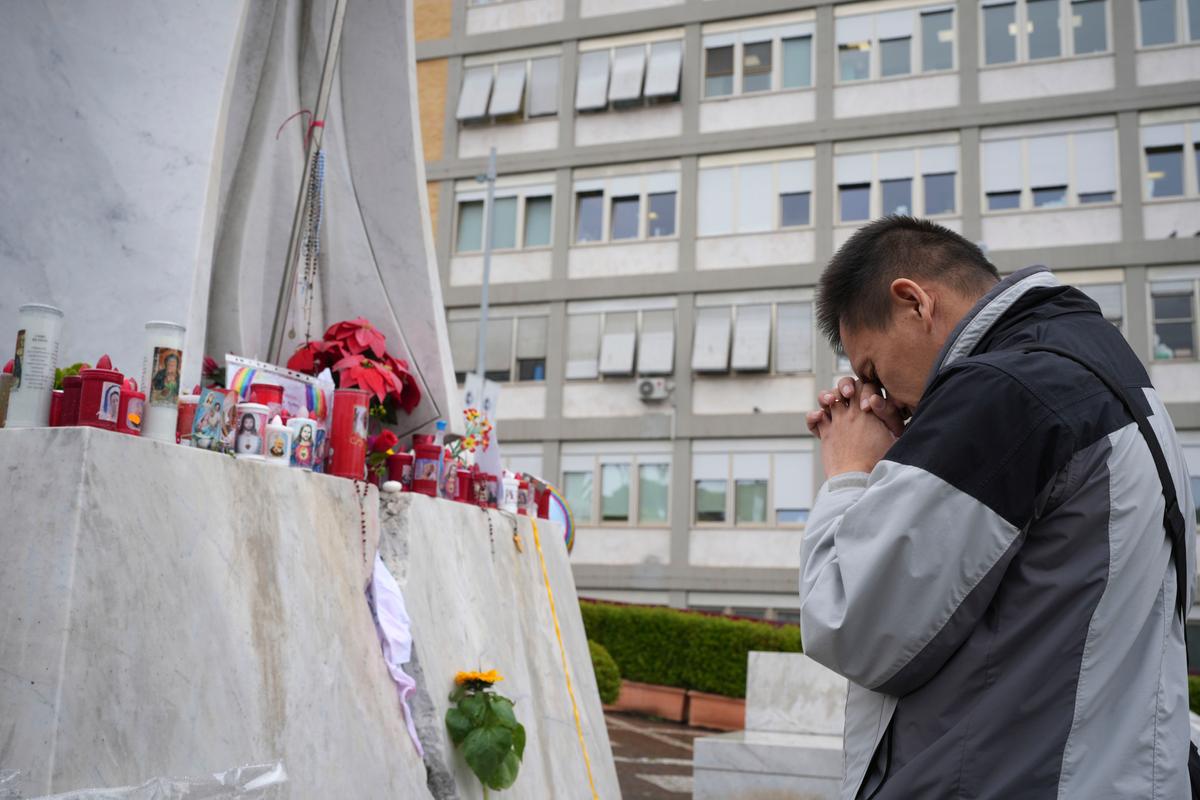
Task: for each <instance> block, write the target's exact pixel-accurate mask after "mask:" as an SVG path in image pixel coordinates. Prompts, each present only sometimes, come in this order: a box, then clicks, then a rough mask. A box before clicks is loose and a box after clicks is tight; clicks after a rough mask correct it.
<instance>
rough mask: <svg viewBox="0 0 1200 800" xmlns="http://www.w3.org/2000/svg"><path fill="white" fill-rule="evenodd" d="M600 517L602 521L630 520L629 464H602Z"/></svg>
mask: <svg viewBox="0 0 1200 800" xmlns="http://www.w3.org/2000/svg"><path fill="white" fill-rule="evenodd" d="M600 519H601V521H602V522H628V521H629V465H628V464H602V465H601V467H600Z"/></svg>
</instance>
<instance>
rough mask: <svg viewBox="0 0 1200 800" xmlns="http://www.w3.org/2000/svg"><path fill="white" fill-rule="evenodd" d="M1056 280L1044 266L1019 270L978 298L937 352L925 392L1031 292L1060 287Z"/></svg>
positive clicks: (969, 352)
mask: <svg viewBox="0 0 1200 800" xmlns="http://www.w3.org/2000/svg"><path fill="white" fill-rule="evenodd" d="M1059 285H1060V284H1059V281H1058V279H1057V278H1055V277H1054V275H1053V274H1051V272H1050V270H1048V269H1047V268H1046V267H1042V266H1035V267H1026V268H1025V269H1022V270H1018V271H1016V272H1014V273H1013V274H1012V275H1009V276H1008V277H1007V278H1005V279H1003V280H1002V281H1000V282H999V283H997V284H996V285H995V286H993V287H992V289H991V291H989V292H988V293H987V294H985V295H984V296H983V297H981V298H979V301H978V302H977V303H975V305H974V306H973V307H972V308H971V310H970V311H969V312H968V313H967V315H966V316H965V317H963V318H962V320H961V321H959V323H958V325H956V326H955V328H954V331H953V332H952V333H951V334H950V336H949V338H947V339H946V344H944V345H943V346H942V351H941V352H940V353H938V357H937V361H935V362H934V365H933V370H932V371H931V372H930V373H929V380H928V381H927V382H926V384H925V389H926V391H928V390H929V385H930V384H931V383H933V380H934V378H936V377H937V375H938V373H939V372H941V371H942V370H943V369H945V368H946V367H948V366H950V365H951V364H953V363H954V362H956V361H958V360H959V359H962V358H966V357H967V356H969V355H970V354H971V352H972V351H973V350H974V349H975V347H976V346H977V345H978V344H979V342H980V341H981V340H982V339H983V337H984V336H986V335H987V333H988V332H989V331H990V330H991V329H992V328H993V327H995V325H996V323H997V322H998V321H999V320H1000V318H1001V317H1003V316H1004V314H1005V313H1006V312H1008V310H1009V309H1010V308H1012V307H1013V305H1014V304H1016V302H1017V301H1018V300H1020V299H1021V298H1022V297H1024V296H1025V294H1026V293H1027V292H1029V291H1030V290H1032V289H1040V288H1044V287H1051V286H1059Z"/></svg>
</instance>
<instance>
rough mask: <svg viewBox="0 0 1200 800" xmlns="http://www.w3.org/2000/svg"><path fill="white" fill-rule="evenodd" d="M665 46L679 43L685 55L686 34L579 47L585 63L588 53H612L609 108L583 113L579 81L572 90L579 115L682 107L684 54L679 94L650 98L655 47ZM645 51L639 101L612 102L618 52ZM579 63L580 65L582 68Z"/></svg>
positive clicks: (607, 93) (675, 32)
mask: <svg viewBox="0 0 1200 800" xmlns="http://www.w3.org/2000/svg"><path fill="white" fill-rule="evenodd" d="M662 42H679V46H680V48H681V51H685V50H686V48H685V47H684V34H683V30H682V29H674V30H670V31H658V32H656V33H652V34H646V35H638V36H624V37H619V38H616V39H605V40H595V41H590V42H588V41H585V42H580V44H579V56H578V59H582V58H583V56H584V55H585V54H587V53H601V52H607V53H608V86H607V87H606V88H605V92H604V95H605V104H604V105H603V106H597V107H595V108H587V109H580V108H579V105H578V94H579V78H578V72H579V70H578V69H577V70H576V72H577V76H576V81H575V88H574V89H573V90H572V93H571V96H572V98H573V100H574V102H573V103H572V107H573V108H574V110H575V114H576V115H584V114H605V113H608V112H611V111H625V110H629V109H637V108H646V107H649V106H654V105H662V104H665V103H679V102H681V100H682V96H683V61H684V60H685V59H686V58H687V53H686V52H683V53H682V55H681V57H680V63H679V80H678V82H677V83H676V92H675V94H674V95H661V96H655V97H647V96H646V82H647V80H648V78H649V74H650V65H651V56H652V52H651V51H652V50H653V47H654V45H656V44H660V43H662ZM638 46H641V47H644V48H645V53H644V55H643V57H642V82H641V88H640V89H639V91H638V97H637V99H636V100H619V101H616V102H614V101H613V100H612V99H611V92H612V81H613V71H614V68H615V66H616V56H617V51H618V50H624V49H626V48H631V47H638ZM578 59H577V61H576V63H577V64H578Z"/></svg>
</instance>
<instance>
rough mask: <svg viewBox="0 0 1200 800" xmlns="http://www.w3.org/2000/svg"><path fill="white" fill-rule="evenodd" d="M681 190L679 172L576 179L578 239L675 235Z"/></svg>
mask: <svg viewBox="0 0 1200 800" xmlns="http://www.w3.org/2000/svg"><path fill="white" fill-rule="evenodd" d="M678 192H679V173H677V172H663V173H652V174H644V175H636V174H635V175H621V176H613V177H609V178H597V179H580V180H577V181H576V182H575V198H576V199H575V242H576V244H588V243H598V242H624V241H633V240H638V239H653V238H664V237H672V236H675V235H676V233H677V232H676V226H675V220H676V218H677V216H678V212H677V204H678ZM606 198H607V202H606ZM642 209H645V213H644V214H643V211H642ZM606 234H607V235H606Z"/></svg>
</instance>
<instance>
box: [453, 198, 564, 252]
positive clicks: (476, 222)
mask: <svg viewBox="0 0 1200 800" xmlns="http://www.w3.org/2000/svg"><path fill="white" fill-rule="evenodd" d="M544 191H545V190H544V189H540V188H539V189H535V188H529V189H516V190H511V189H502V190H499V192H498V196H497V197H496V198H495V206H494V209H495V210H494V213H493V214H492V249H494V250H515V249H521V248H533V247H549V246H550V231H551V215H552V207H553V199H552V198H551V197H550V196H549V195H546V194H542V192H544ZM479 194H480V193H478V192H470V193H466V194H465V195H463V196H461V197H460V199H459V201H458V231H457V234H456V236H455V248H454V249H455V252H457V253H477V252H479V251H480V250H482V249H483V227H484V218H483V217H484V201H483V200H478V199H474V198H475V197H477V196H478V195H479Z"/></svg>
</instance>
